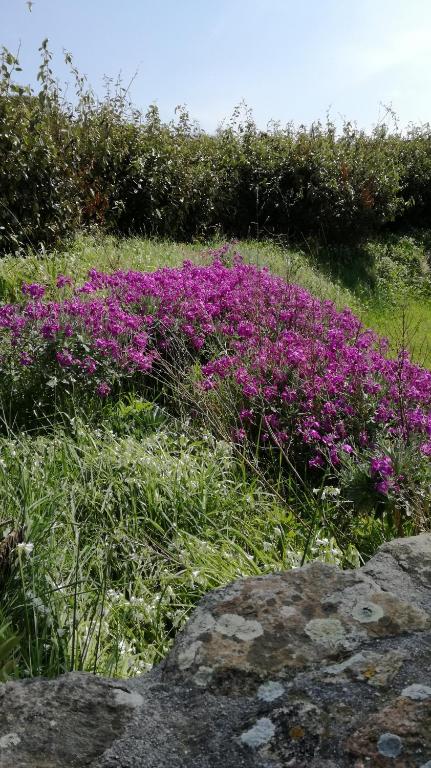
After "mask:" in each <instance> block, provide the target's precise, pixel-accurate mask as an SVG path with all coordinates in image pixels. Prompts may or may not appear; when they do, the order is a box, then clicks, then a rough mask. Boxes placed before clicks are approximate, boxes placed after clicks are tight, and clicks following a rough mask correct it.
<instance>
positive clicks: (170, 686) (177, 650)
mask: <svg viewBox="0 0 431 768" xmlns="http://www.w3.org/2000/svg"><path fill="white" fill-rule="evenodd" d="M430 694H431V535H429V534H423V535H421V536H417V537H413V538H409V539H398V540H396V541H393V542H391V543H389V544H385V545H384V546H383V547H382V548H381V549H380V550H379V552H378V553H377V554H376V555H375V557H374V558H373V559H372V560H371V561H370V562H369V563H367V565H366V566H364V567H363V568H361V569H359V570H357V571H344V572H343V571H340V570H339V569H337V568H335V567H332V566H328V565H325V564H322V563H319V562H316V563H312V564H310V565H308V566H305V567H304V568H301V569H296V570H292V571H289V572H286V573H277V574H272V575H270V576H264V577H257V578H250V579H243V580H240V581H237V582H235V583H234V584H231V585H229V586H228V587H226V588H224V589H220V590H217V591H215V592H212V593H210V594H208V595H207V596H206V597H205V598H204V599H203V600H202V601H201V603H200V604H199V606H198V607H197V609H196V610H195V612H194V614H193V615H192V617H191V619H190V621H189V623H188V624H187V625H186V627H185V629H184V631H183V632H182V633H181V634H180V635H179V636H178V638H177V640H176V643H175V645H174V647H173V649H172V651H171V653H170V654H169V656H168V657H167V659H166V660H165V661H164V662H163V663H162V664H161V665H159V666H158V667H157V668H155V669H154V670H153V671H152V672H150V673H149V674H147V675H145V676H143V677H140V678H135V679H133V680H128V681H119V680H107V679H103V678H97V677H94V676H92V675H89V674H80V673H74V674H68V675H63V676H62V677H59V678H57V679H56V680H43V679H34V680H27V681H19V682H9V683H7V684H5V685H2V686H0V768H69V767H70V768H72V767H73V768H75V767H76V768H85V767H88V768H114V766H115V768H167V767H168V766H169V768H221V767H223V768H252V767H253V768H287V767H288V766H292V768H349V767H351V768H371V766H372V767H374V766H376V768H378V767H379V766H382V767H384V766H394V768H420V766H422V767H423V766H427V765H429V764H430V763H431V695H430Z"/></svg>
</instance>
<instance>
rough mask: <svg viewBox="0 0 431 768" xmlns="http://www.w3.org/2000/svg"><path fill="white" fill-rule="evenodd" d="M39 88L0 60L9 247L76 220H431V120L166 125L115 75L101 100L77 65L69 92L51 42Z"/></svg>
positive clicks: (215, 225) (312, 230) (165, 223)
mask: <svg viewBox="0 0 431 768" xmlns="http://www.w3.org/2000/svg"><path fill="white" fill-rule="evenodd" d="M41 55H42V62H41V66H40V69H39V73H38V79H39V82H40V88H39V91H34V90H32V89H31V88H29V87H23V86H22V85H19V84H18V83H17V82H16V75H15V72H16V70H17V69H18V70H19V62H18V60H17V58H16V57H14V56H13V55H12V54H11V53H10V52H8V51H6V50H4V51H3V56H2V61H1V66H0V252H8V251H16V250H19V249H21V250H22V249H26V248H28V247H40V245H43V246H51V245H53V244H55V243H56V242H58V241H59V240H60V239H62V238H64V237H65V236H66V235H68V234H72V233H73V232H75V231H76V228H77V227H78V226H86V227H88V226H94V225H97V226H98V227H101V228H103V229H105V230H109V231H111V232H115V233H118V234H131V233H135V234H145V235H151V236H163V237H169V238H172V239H177V240H191V239H193V238H195V237H202V236H205V237H209V236H213V235H214V234H217V233H220V232H223V233H226V234H228V235H234V236H238V237H243V236H253V237H257V238H259V237H260V236H262V235H277V236H283V237H284V238H288V239H297V240H298V239H299V240H301V241H303V239H304V238H314V239H316V238H317V239H320V240H324V241H328V240H330V241H337V240H339V241H360V240H362V239H363V238H365V237H367V236H368V235H370V234H371V233H374V232H376V231H378V230H380V229H382V228H383V227H388V226H390V225H392V223H393V222H395V223H397V225H404V226H407V225H410V224H415V225H416V226H418V225H419V226H425V227H429V226H430V224H431V198H430V195H429V186H430V185H429V178H430V168H431V143H430V129H429V126H424V127H416V128H413V129H411V130H410V131H409V132H408V133H407V134H406V135H402V134H401V133H399V132H397V131H395V132H393V133H390V132H389V130H388V129H387V128H386V127H385V126H378V127H377V128H376V129H374V130H373V131H372V132H371V133H370V134H366V133H365V132H364V131H361V130H359V129H358V128H356V127H355V126H354V125H352V124H351V123H348V122H346V123H345V124H344V126H343V128H342V130H341V132H339V133H337V131H336V129H335V126H334V125H333V124H332V123H331V122H329V121H328V122H327V123H326V124H323V125H322V124H320V123H315V124H313V125H312V126H311V127H309V128H306V127H304V126H301V127H299V128H294V127H293V126H292V125H288V126H286V127H284V128H282V127H280V126H278V125H276V124H273V125H272V126H269V127H268V129H267V130H264V131H263V130H260V129H258V128H257V126H256V124H255V123H254V121H253V119H252V116H251V114H250V112H249V111H247V110H245V112H242V111H241V109H238V110H236V112H235V113H234V115H233V118H232V120H231V121H230V123H228V124H225V125H223V126H221V127H219V129H218V130H217V131H216V133H215V134H213V135H210V134H207V133H205V132H204V131H202V130H201V129H200V128H199V127H198V126H197V125H196V124H195V123H193V121H192V120H191V119H190V117H189V115H188V112H187V111H186V110H185V109H184V108H180V109H179V111H178V115H177V119H176V120H175V121H173V122H170V123H163V122H162V121H161V119H160V116H159V113H158V110H157V108H156V107H155V106H154V105H153V106H151V107H150V108H149V110H148V112H147V113H146V115H143V114H142V113H141V112H140V111H138V110H136V109H134V108H133V106H132V105H131V104H130V103H129V101H128V97H127V89H125V88H122V87H121V85H118V86H117V87H116V88H114V89H112V88H111V90H109V91H108V92H107V95H106V96H105V98H104V99H102V100H101V101H100V100H98V99H97V98H96V97H95V96H94V94H93V93H92V91H91V89H90V88H89V87H88V86H87V84H86V83H85V80H84V79H83V78H82V77H81V76H80V75H79V73H78V71H77V70H76V68H75V67H74V65H73V62H72V58H71V56H70V54H67V56H66V59H67V62H68V64H69V66H70V67H71V70H72V73H73V75H74V78H75V86H76V99H75V101H74V103H73V104H71V103H69V102H68V100H67V98H66V95H65V93H63V92H62V91H61V88H60V87H59V85H58V83H57V81H56V80H55V78H54V74H53V70H52V69H51V54H50V52H49V49H48V47H47V41H44V43H43V44H42V46H41Z"/></svg>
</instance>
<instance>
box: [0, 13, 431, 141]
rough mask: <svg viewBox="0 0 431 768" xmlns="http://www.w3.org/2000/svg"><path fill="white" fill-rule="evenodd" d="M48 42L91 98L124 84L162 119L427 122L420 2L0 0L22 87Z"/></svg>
mask: <svg viewBox="0 0 431 768" xmlns="http://www.w3.org/2000/svg"><path fill="white" fill-rule="evenodd" d="M44 37H48V38H49V43H50V47H51V48H52V50H53V51H54V53H55V62H56V70H57V71H58V72H59V73H60V74H62V73H64V69H63V67H62V64H61V55H62V49H63V48H65V49H67V50H69V51H71V52H72V53H73V55H74V59H75V62H76V64H77V65H78V68H79V69H80V70H81V71H82V72H85V73H86V74H87V75H88V78H89V80H90V82H91V83H92V84H93V85H94V87H95V90H96V91H99V92H101V83H102V77H103V74H106V75H109V76H115V75H117V74H118V73H119V72H120V70H121V72H122V75H123V78H124V81H126V82H127V81H129V80H130V78H131V77H132V75H133V74H134V72H135V70H138V75H137V77H136V79H135V81H134V83H133V86H132V96H133V101H134V102H135V104H136V105H137V106H139V107H141V108H144V109H145V108H146V107H147V106H148V104H149V103H151V102H153V101H155V102H156V103H157V104H158V106H159V108H160V111H161V114H162V117H163V118H165V119H170V118H171V117H173V114H174V109H175V106H176V105H177V104H186V105H187V106H188V108H189V111H190V114H191V116H192V117H194V118H196V119H197V120H198V121H199V122H200V124H201V125H202V127H203V128H205V129H207V130H213V129H214V128H215V127H216V126H217V124H218V123H219V122H220V121H221V120H223V119H224V118H227V117H229V116H230V114H231V113H232V110H233V108H234V107H235V105H236V104H238V103H239V102H240V101H241V100H243V99H244V100H245V101H246V102H247V103H248V105H249V106H250V107H252V108H253V112H254V116H255V119H256V121H257V123H258V125H259V126H261V127H264V126H265V125H266V123H267V121H268V120H270V119H271V118H273V119H275V120H279V121H281V123H283V124H284V123H286V122H288V121H290V120H293V121H294V122H295V123H300V122H305V123H310V122H311V121H312V120H315V119H319V118H320V119H322V118H323V119H324V118H325V115H326V113H327V111H328V110H329V112H330V115H331V117H332V118H333V119H334V120H336V121H337V122H339V120H340V116H345V117H347V118H349V119H351V120H356V121H357V123H358V125H359V126H360V127H364V128H369V127H370V126H371V125H373V124H374V123H376V122H377V121H378V120H379V117H380V116H381V115H382V108H381V107H380V106H379V105H380V103H384V104H388V103H391V104H392V106H393V108H394V109H395V111H396V112H397V113H398V115H399V118H400V124H401V125H402V126H405V125H406V124H407V123H408V122H409V121H414V122H426V121H428V120H431V1H430V0H299V1H296V2H295V1H294V0H35V2H34V5H33V9H32V13H29V11H28V9H27V6H26V3H25V0H0V45H1V44H3V45H6V46H7V47H8V48H9V49H11V50H12V51H15V50H16V48H17V46H18V44H19V42H21V60H22V63H23V65H24V69H25V75H26V78H25V79H26V80H27V81H29V80H31V79H32V75H33V74H34V73H35V71H36V67H37V48H38V46H39V45H40V42H41V41H42V39H43V38H44Z"/></svg>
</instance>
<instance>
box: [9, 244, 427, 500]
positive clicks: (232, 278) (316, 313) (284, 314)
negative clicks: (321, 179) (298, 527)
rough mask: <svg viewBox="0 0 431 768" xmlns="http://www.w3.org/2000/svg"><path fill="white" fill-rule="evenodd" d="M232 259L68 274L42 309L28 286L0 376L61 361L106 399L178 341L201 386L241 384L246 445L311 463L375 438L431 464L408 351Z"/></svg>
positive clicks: (239, 434)
mask: <svg viewBox="0 0 431 768" xmlns="http://www.w3.org/2000/svg"><path fill="white" fill-rule="evenodd" d="M225 253H226V248H224V249H220V250H219V251H218V252H213V254H212V255H213V262H212V263H211V264H210V265H209V266H196V265H194V264H192V263H191V262H185V263H184V265H183V267H182V268H180V269H170V268H169V269H168V268H164V269H159V270H157V271H156V272H153V273H144V272H133V271H129V272H122V271H118V272H114V273H112V274H107V273H103V272H98V271H96V270H94V269H93V270H90V272H89V274H88V279H87V280H86V282H85V283H84V284H83V285H81V286H73V285H72V281H71V280H70V278H68V277H65V276H64V275H60V276H59V277H58V278H57V287H59V288H60V289H61V288H67V290H68V295H67V296H66V295H65V297H64V298H63V299H62V300H60V301H49V300H46V299H45V300H43V297H44V293H45V288H44V287H43V286H38V285H35V284H32V285H27V286H24V287H23V292H24V293H25V295H27V296H28V297H29V299H28V301H27V303H25V304H24V305H18V304H16V305H15V304H8V305H3V306H0V339H1V337H2V335H3V336H5V335H6V336H7V338H8V339H9V342H10V347H9V348H10V355H9V357H8V355H3V358H2V361H1V360H0V371H1V367H2V366H7V365H8V364H9V363H10V358H11V357H13V356H14V355H15V359H17V360H19V361H20V364H21V365H22V366H25V367H26V368H27V369H28V368H29V366H31V365H37V364H38V363H39V364H40V363H41V361H42V360H46V356H47V354H51V358H52V359H53V360H54V362H55V364H56V365H57V366H59V367H60V368H62V369H63V370H70V369H73V370H74V371H75V372H77V373H78V374H79V375H80V376H81V377H84V379H88V380H91V381H93V382H94V384H93V387H94V389H97V392H98V393H99V395H100V396H101V397H106V396H107V395H108V394H109V392H110V383H108V380H107V379H108V376H107V371H108V370H111V371H115V375H116V376H117V377H118V376H119V375H120V376H121V375H130V374H138V375H146V374H148V373H150V372H151V371H152V370H153V369H154V366H157V365H158V363H159V362H160V360H161V359H162V358H165V359H166V358H168V359H169V358H170V357H171V356H172V354H173V352H174V350H178V348H179V346H180V347H182V348H183V349H187V355H184V365H185V366H186V365H187V364H189V362H190V357H192V359H194V360H199V362H200V364H201V370H202V387H203V389H205V390H213V389H217V388H218V387H219V386H220V383H221V382H223V381H225V382H229V383H230V384H231V386H232V387H233V388H234V390H235V392H236V394H237V399H238V414H239V415H238V418H237V423H236V424H235V425H233V427H232V428H233V429H234V430H235V436H236V439H238V440H244V439H246V438H247V437H251V438H252V439H259V440H262V441H263V442H265V441H266V442H268V441H269V443H276V444H279V445H280V444H281V445H283V446H284V447H285V449H286V450H289V451H291V455H293V456H294V457H295V458H296V459H297V460H300V461H302V462H308V464H309V465H310V467H314V468H323V467H328V466H330V467H333V468H334V467H335V468H336V467H337V466H339V465H340V464H341V463H342V461H343V458H345V457H349V456H351V457H352V458H355V456H356V455H357V454H358V453H359V451H361V450H367V451H371V452H372V451H373V448H374V446H375V445H376V444H377V436H378V435H383V436H384V437H385V438H387V439H391V438H396V439H402V440H405V441H409V440H411V439H413V440H417V441H418V446H421V447H420V448H419V447H418V450H420V451H421V453H422V455H424V456H429V455H431V373H430V372H429V371H427V370H425V369H423V368H421V367H419V366H417V365H414V364H413V363H412V362H411V361H410V359H409V357H408V355H407V353H406V352H405V351H403V352H402V353H400V355H399V356H398V357H397V358H395V359H391V358H390V357H388V355H387V342H386V341H385V340H384V339H381V338H379V337H378V336H377V335H376V334H375V333H374V332H373V331H371V330H369V329H366V328H364V327H363V326H362V324H361V322H360V320H359V319H358V318H357V317H355V315H353V314H352V312H351V311H350V310H349V309H345V310H343V311H341V312H339V311H337V310H336V308H335V306H334V305H333V304H332V303H331V302H329V301H321V300H318V299H316V298H315V297H313V296H312V295H310V294H309V293H308V292H307V291H306V290H304V289H303V288H301V287H299V286H297V285H291V284H287V283H286V282H285V281H284V280H282V279H281V278H279V277H276V276H274V275H272V274H270V273H269V272H268V271H267V270H266V269H258V268H256V267H254V266H250V265H247V264H244V263H242V261H241V259H240V257H239V256H236V257H235V260H234V264H233V266H232V267H229V266H226V265H225V264H224V263H223V259H224V256H225ZM179 342H181V343H180V344H179ZM4 346H5V345H4V343H3V344H2V347H4ZM187 361H188V363H187ZM111 383H112V382H111ZM370 476H372V477H374V478H375V482H376V487H377V490H379V491H380V492H381V493H383V492H387V491H388V489H389V488H390V486H391V483H392V482H393V477H392V476H393V467H392V465H391V461H390V459H389V458H388V457H382V456H376V457H375V458H374V459H373V460H372V463H371V466H370ZM391 478H392V480H391Z"/></svg>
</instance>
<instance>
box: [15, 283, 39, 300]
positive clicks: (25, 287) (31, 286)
mask: <svg viewBox="0 0 431 768" xmlns="http://www.w3.org/2000/svg"><path fill="white" fill-rule="evenodd" d="M21 290H22V292H23V294H24V296H31V298H32V299H41V298H42V296H44V295H45V288H44V286H43V285H39V284H38V283H23V284H22V289H21Z"/></svg>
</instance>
